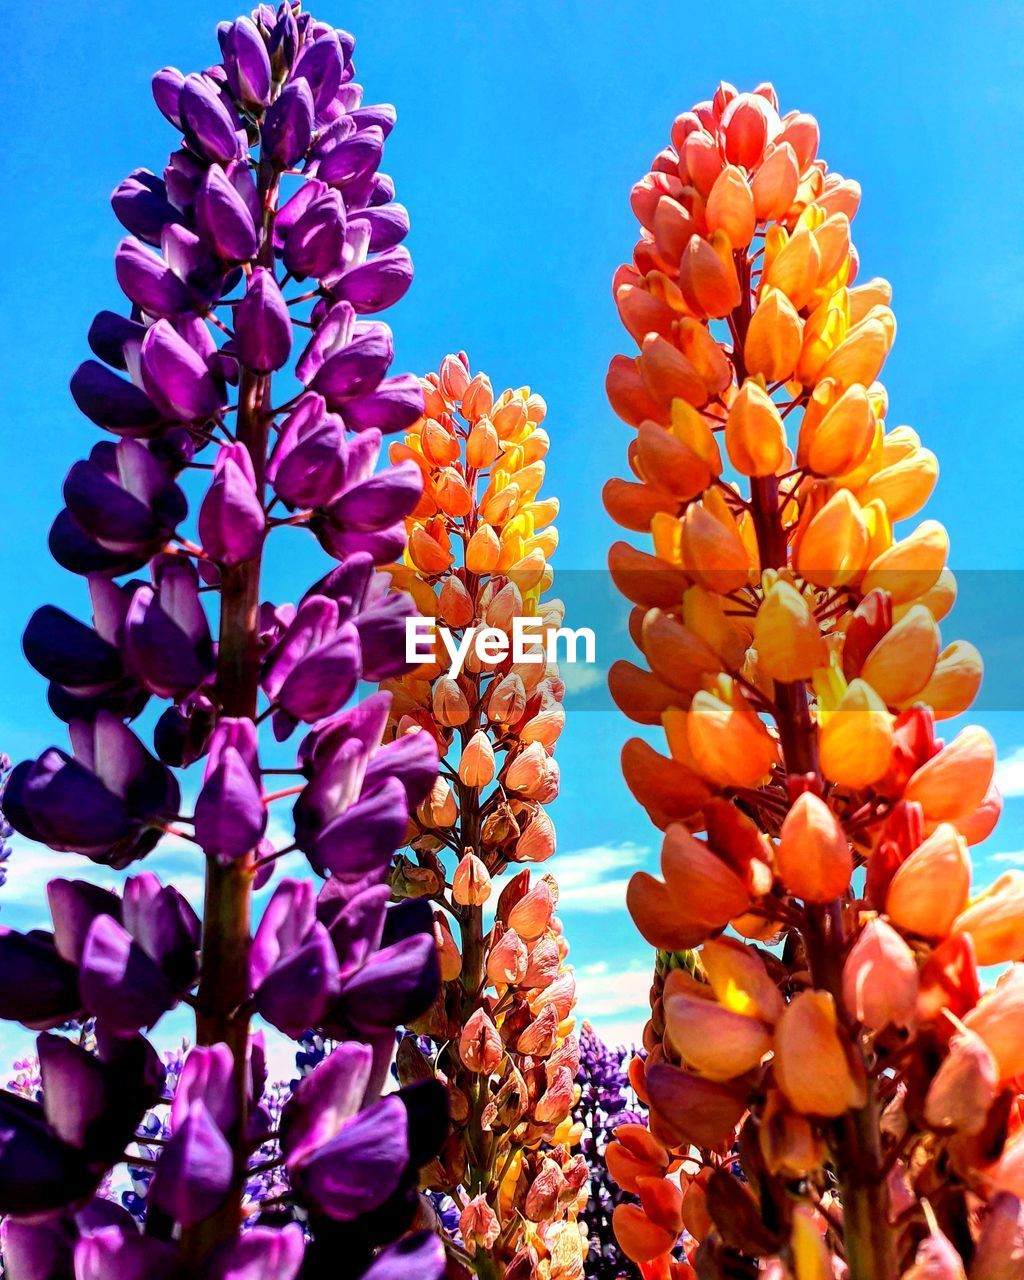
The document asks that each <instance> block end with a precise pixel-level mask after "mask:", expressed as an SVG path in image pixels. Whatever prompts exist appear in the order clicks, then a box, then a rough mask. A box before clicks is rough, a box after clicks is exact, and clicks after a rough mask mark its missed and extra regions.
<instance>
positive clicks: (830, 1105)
mask: <svg viewBox="0 0 1024 1280" xmlns="http://www.w3.org/2000/svg"><path fill="white" fill-rule="evenodd" d="M775 1079H776V1083H777V1084H778V1086H779V1088H780V1089H781V1090H782V1092H783V1093H784V1094H785V1095H786V1098H787V1100H788V1102H789V1104H790V1106H792V1107H794V1108H795V1109H796V1110H797V1111H801V1112H803V1113H804V1114H805V1115H815V1116H839V1115H842V1114H843V1112H844V1111H847V1110H849V1109H850V1108H851V1107H859V1106H863V1105H864V1081H863V1079H860V1078H858V1077H857V1076H855V1075H854V1073H853V1070H852V1068H851V1060H850V1059H849V1058H848V1057H847V1053H846V1050H845V1048H844V1046H843V1041H842V1038H841V1036H840V1033H839V1029H838V1025H837V1020H836V1008H835V1004H834V1003H833V1000H832V997H831V995H830V994H829V993H828V992H827V991H801V992H799V993H798V994H797V995H795V996H794V997H793V999H792V1000H791V1001H790V1002H789V1004H788V1005H787V1006H786V1007H785V1009H784V1010H783V1012H782V1016H781V1017H780V1018H779V1020H778V1022H777V1023H776V1025H775Z"/></svg>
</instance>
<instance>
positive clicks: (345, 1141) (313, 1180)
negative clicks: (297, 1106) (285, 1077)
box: [289, 1068, 409, 1222]
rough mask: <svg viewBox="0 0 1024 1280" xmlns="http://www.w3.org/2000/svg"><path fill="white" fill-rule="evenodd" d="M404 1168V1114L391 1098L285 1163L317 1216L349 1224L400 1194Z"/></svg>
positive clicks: (406, 1139)
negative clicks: (315, 1210) (302, 1154)
mask: <svg viewBox="0 0 1024 1280" xmlns="http://www.w3.org/2000/svg"><path fill="white" fill-rule="evenodd" d="M319 1069H320V1068H318V1070H319ZM408 1164H409V1122H408V1115H407V1112H406V1109H405V1107H404V1106H403V1104H402V1102H401V1100H400V1099H399V1098H397V1097H395V1096H394V1095H392V1096H390V1097H387V1098H381V1099H380V1101H379V1102H376V1103H374V1104H373V1105H372V1106H370V1107H367V1108H366V1110H365V1111H362V1112H360V1113H359V1114H358V1115H356V1116H354V1117H352V1118H351V1119H348V1120H345V1121H343V1123H342V1124H341V1127H340V1130H339V1132H338V1133H337V1134H336V1136H335V1137H333V1138H332V1139H331V1140H330V1141H328V1142H325V1143H323V1144H322V1145H321V1146H320V1147H319V1148H318V1149H317V1150H316V1151H314V1152H311V1153H309V1154H308V1155H306V1156H305V1158H304V1159H302V1160H296V1161H294V1162H289V1172H290V1173H291V1175H292V1179H293V1182H294V1183H295V1185H296V1187H297V1188H298V1189H299V1192H300V1194H301V1195H302V1196H303V1198H304V1199H305V1200H307V1201H308V1202H309V1203H311V1204H312V1205H313V1206H314V1207H315V1208H316V1209H317V1210H318V1211H319V1212H320V1213H323V1214H325V1215H326V1216H327V1217H328V1218H333V1219H334V1220H335V1221H336V1222H351V1221H353V1220H354V1219H355V1218H358V1217H361V1216H362V1215H363V1214H365V1213H370V1212H372V1211H373V1210H374V1209H376V1208H377V1207H378V1206H379V1205H381V1204H383V1203H384V1202H385V1201H386V1200H387V1199H388V1198H389V1197H390V1196H391V1195H393V1194H394V1192H395V1191H397V1190H398V1187H399V1185H400V1184H401V1181H402V1178H403V1176H404V1174H405V1171H406V1167H407V1166H408Z"/></svg>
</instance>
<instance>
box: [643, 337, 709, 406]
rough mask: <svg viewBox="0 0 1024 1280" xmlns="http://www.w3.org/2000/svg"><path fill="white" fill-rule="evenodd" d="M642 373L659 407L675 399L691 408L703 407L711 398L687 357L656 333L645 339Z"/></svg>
mask: <svg viewBox="0 0 1024 1280" xmlns="http://www.w3.org/2000/svg"><path fill="white" fill-rule="evenodd" d="M640 373H641V375H642V377H643V380H644V384H645V386H646V387H647V390H648V391H649V392H650V393H651V396H652V397H653V398H654V400H655V401H657V402H658V403H659V404H664V405H669V404H671V402H672V401H673V400H675V399H681V400H685V401H687V402H688V403H689V404H691V405H702V404H704V402H705V401H706V400H707V398H708V393H707V388H706V387H705V385H704V380H703V379H702V378H701V376H700V374H699V373H698V372H697V370H696V369H695V368H694V367H693V365H692V364H691V363H690V361H689V360H687V358H686V356H684V355H683V354H682V352H681V351H680V350H679V349H678V348H677V347H676V346H675V345H674V344H673V343H671V342H668V341H666V339H665V338H662V337H660V336H659V335H658V334H656V333H649V334H647V336H646V337H645V338H644V340H643V351H642V354H641V356H640Z"/></svg>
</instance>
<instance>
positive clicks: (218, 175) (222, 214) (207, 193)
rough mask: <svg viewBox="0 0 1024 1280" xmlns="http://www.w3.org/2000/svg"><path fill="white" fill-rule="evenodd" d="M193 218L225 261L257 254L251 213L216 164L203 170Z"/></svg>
mask: <svg viewBox="0 0 1024 1280" xmlns="http://www.w3.org/2000/svg"><path fill="white" fill-rule="evenodd" d="M260 43H261V44H262V41H261V42H260ZM195 218H196V226H197V227H198V228H199V234H200V235H201V236H202V237H203V238H204V239H205V240H206V241H207V243H208V244H209V245H210V247H211V249H213V251H214V252H215V253H216V254H217V255H218V257H221V258H223V259H224V260H225V261H226V262H248V260H249V259H250V258H251V257H252V256H253V254H254V253H255V252H256V248H257V246H258V244H259V238H258V236H257V234H256V227H255V225H254V223H253V218H252V214H251V213H250V212H249V208H248V206H247V205H246V203H245V201H244V200H243V199H242V197H241V196H240V195H239V193H238V192H237V191H236V190H235V188H234V187H233V186H232V184H231V183H230V182H229V181H228V179H227V178H226V177H225V175H224V170H223V169H221V168H219V166H217V165H211V166H210V168H209V169H208V170H207V171H206V177H205V178H204V179H203V181H202V183H201V184H200V186H199V190H198V191H197V192H196V200H195Z"/></svg>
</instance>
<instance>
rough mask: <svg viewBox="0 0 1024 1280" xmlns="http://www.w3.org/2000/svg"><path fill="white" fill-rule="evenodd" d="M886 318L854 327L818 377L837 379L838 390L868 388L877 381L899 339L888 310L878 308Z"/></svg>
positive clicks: (868, 320)
mask: <svg viewBox="0 0 1024 1280" xmlns="http://www.w3.org/2000/svg"><path fill="white" fill-rule="evenodd" d="M879 311H884V312H885V313H886V315H885V317H881V316H878V315H874V316H869V317H868V318H867V319H866V320H862V321H861V322H860V324H857V325H854V326H853V328H852V329H851V330H850V331H849V333H848V334H847V335H846V337H845V338H844V339H843V341H842V342H841V343H840V344H839V346H838V347H836V349H835V351H833V352H832V354H831V355H830V356H829V358H828V359H827V360H826V361H825V363H824V365H822V367H821V369H820V371H819V374H818V376H819V377H821V378H832V379H834V381H835V383H836V385H837V386H840V387H843V388H846V387H852V386H853V384H854V383H855V382H859V383H860V384H861V385H862V386H865V387H869V386H870V385H871V384H872V382H874V380H875V379H876V378H877V377H878V375H879V373H880V372H881V370H882V365H883V364H885V358H886V356H887V355H888V354H889V350H890V348H891V347H892V343H893V338H894V337H895V336H896V324H895V320H894V319H893V317H892V312H891V311H889V310H888V308H879Z"/></svg>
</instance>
